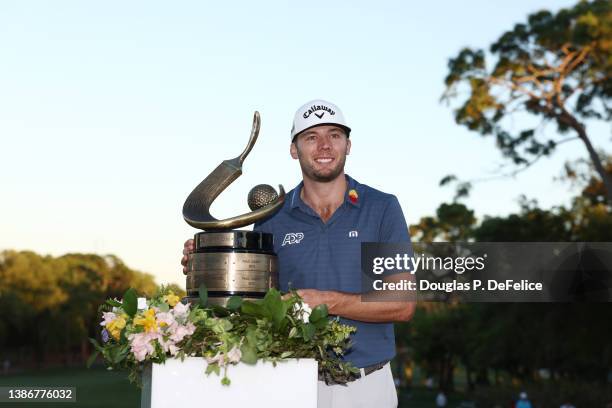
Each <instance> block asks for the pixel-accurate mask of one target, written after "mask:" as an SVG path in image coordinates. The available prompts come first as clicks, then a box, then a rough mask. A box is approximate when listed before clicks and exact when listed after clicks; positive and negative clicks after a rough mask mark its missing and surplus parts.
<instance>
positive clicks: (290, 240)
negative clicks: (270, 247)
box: [281, 232, 304, 246]
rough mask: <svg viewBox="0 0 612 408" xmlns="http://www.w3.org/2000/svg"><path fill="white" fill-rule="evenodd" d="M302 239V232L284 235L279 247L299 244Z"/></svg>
mask: <svg viewBox="0 0 612 408" xmlns="http://www.w3.org/2000/svg"><path fill="white" fill-rule="evenodd" d="M303 239H304V233H303V232H289V233H287V234H285V238H284V239H283V243H282V245H281V246H285V245H293V244H299V243H300V241H302V240H303Z"/></svg>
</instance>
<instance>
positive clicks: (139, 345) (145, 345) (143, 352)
mask: <svg viewBox="0 0 612 408" xmlns="http://www.w3.org/2000/svg"><path fill="white" fill-rule="evenodd" d="M159 338H160V336H159V334H158V333H153V332H143V333H132V334H130V335H129V336H128V340H129V341H130V344H131V351H132V353H134V357H136V360H138V361H143V360H144V359H145V358H146V357H147V355H151V354H153V353H155V347H154V346H153V344H152V342H153V340H156V339H159Z"/></svg>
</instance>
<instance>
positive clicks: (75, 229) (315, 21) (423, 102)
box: [0, 0, 611, 284]
mask: <svg viewBox="0 0 612 408" xmlns="http://www.w3.org/2000/svg"><path fill="white" fill-rule="evenodd" d="M573 3H574V2H573V1H563V0H558V1H552V0H514V1H504V2H499V1H484V0H479V1H464V2H451V1H445V2H407V1H386V0H382V1H377V2H368V1H334V2H288V1H267V2H248V1H242V2H241V1H227V2H212V1H208V2H202V1H176V2H165V1H131V2H124V1H105V2H84V1H56V2H48V1H27V2H24V1H3V2H1V3H0V49H1V50H2V53H1V54H0V154H1V156H0V157H1V158H0V186H2V192H1V193H0V250H3V249H16V250H26V249H27V250H33V251H36V252H37V253H40V254H51V255H55V256H57V255H61V254H64V253H69V252H87V253H98V254H115V255H117V256H119V257H120V258H121V259H122V260H123V261H124V262H125V263H126V264H127V265H128V266H129V267H131V268H134V269H137V270H140V271H144V272H148V273H152V274H153V275H154V276H155V277H156V280H157V282H158V283H168V282H176V283H179V284H184V276H183V275H182V272H181V267H180V265H179V259H180V256H181V249H182V244H183V242H184V241H185V239H187V238H189V237H190V236H192V235H193V234H194V233H195V232H197V230H195V229H193V228H191V227H190V226H188V225H187V224H186V223H185V222H184V220H183V219H182V205H183V202H184V201H185V199H186V198H187V196H188V194H189V193H190V192H191V190H192V189H193V188H194V187H195V186H196V185H197V184H198V183H199V182H200V181H201V180H202V179H204V178H205V177H206V176H207V175H208V174H209V173H210V172H211V171H212V170H213V169H214V168H215V167H216V166H217V165H218V164H219V163H220V162H221V161H223V160H225V159H229V158H233V157H236V156H237V155H238V154H240V152H241V151H242V149H243V148H244V146H245V144H246V142H247V140H248V136H249V133H250V128H251V121H252V115H253V112H254V111H255V110H257V111H259V112H260V114H261V119H262V126H261V132H260V136H259V140H258V142H257V144H256V145H255V147H254V149H253V150H252V152H251V154H250V155H249V157H248V158H247V160H246V161H245V163H244V165H243V172H244V174H243V175H242V177H240V178H239V179H238V180H237V181H235V182H234V183H233V184H232V185H231V186H230V187H229V188H228V189H227V190H226V191H225V192H224V193H223V194H222V195H220V196H219V198H218V199H217V200H216V201H215V203H214V204H213V206H212V209H211V213H212V214H213V215H215V216H216V217H217V218H225V217H229V216H233V215H237V214H241V213H244V212H247V211H248V207H247V204H246V197H247V194H248V191H249V190H250V189H251V187H253V186H254V185H256V184H261V183H266V184H271V185H273V186H277V185H278V184H282V185H283V186H285V189H286V190H289V189H291V188H293V187H294V186H295V185H296V184H297V183H299V181H300V180H301V173H300V170H299V164H298V163H297V162H296V161H294V160H292V159H291V158H290V156H289V143H290V138H289V132H290V129H291V122H292V118H293V115H294V113H295V111H296V109H297V108H298V107H299V106H300V105H302V104H303V103H305V102H307V101H309V100H312V99H318V98H322V99H326V100H329V101H332V102H334V103H336V104H337V105H339V106H340V108H341V109H342V111H343V112H344V115H345V117H346V119H347V121H348V124H349V126H351V128H352V129H353V130H352V133H351V140H352V144H353V146H352V150H351V154H350V156H349V157H348V159H347V164H346V172H347V173H348V174H349V175H351V176H352V177H353V178H355V179H357V180H358V181H359V182H361V183H365V184H368V185H370V186H372V187H374V188H377V189H380V190H382V191H385V192H389V193H393V194H395V195H396V196H397V197H398V199H399V201H400V203H401V205H402V208H403V211H404V214H405V216H406V219H407V221H408V223H415V222H417V221H418V220H419V219H420V217H423V216H427V215H432V214H434V213H435V209H436V208H437V207H438V205H439V204H440V203H442V202H448V201H450V200H451V199H452V196H453V189H452V188H449V187H446V188H441V187H439V186H438V182H439V181H440V179H441V178H442V177H443V176H445V175H447V174H449V173H454V174H456V175H458V176H459V177H460V178H462V179H471V178H479V177H483V176H486V175H489V174H493V172H494V171H495V170H496V169H498V168H499V166H500V165H501V164H503V163H506V162H505V161H504V160H503V158H502V157H501V155H500V153H499V151H498V150H497V149H496V148H495V146H494V142H493V140H491V139H487V138H482V137H481V136H479V135H478V134H475V133H471V132H469V131H467V130H466V129H464V128H462V127H459V126H457V125H456V124H455V123H454V120H453V114H452V108H453V106H448V105H446V104H444V103H441V102H440V96H441V95H442V93H443V91H444V84H443V79H444V77H445V75H446V73H447V62H448V59H449V58H450V57H453V56H454V55H455V54H456V53H457V52H458V51H459V50H460V49H461V48H462V47H465V46H472V47H485V48H486V47H488V45H489V44H490V43H491V42H493V41H494V40H496V39H497V38H498V37H499V36H500V35H501V34H502V33H503V32H504V31H505V30H508V29H511V28H512V26H513V25H514V24H516V23H517V22H521V21H524V20H525V18H526V16H527V15H528V14H529V13H531V12H534V11H537V10H540V9H542V8H546V9H551V10H557V9H559V8H561V7H568V6H571V5H572V4H573ZM516 126H517V128H520V123H517V124H516ZM588 131H589V133H590V135H591V136H592V139H593V142H594V143H595V145H596V146H597V147H599V148H605V149H608V151H609V148H610V145H611V142H610V130H609V127H606V126H604V125H597V124H589V128H588ZM545 132H554V129H553V128H552V127H550V129H546V130H545ZM581 157H586V150H585V148H584V146H583V145H581V144H580V143H579V142H573V143H566V144H564V145H561V146H560V148H559V150H558V152H557V153H556V154H555V155H554V156H553V157H552V158H550V159H544V160H541V161H540V162H539V163H537V165H535V166H534V167H533V168H532V169H530V170H527V171H525V172H523V173H521V174H519V175H517V176H516V177H515V178H509V179H504V180H497V181H494V182H487V183H480V184H478V185H476V187H475V189H474V191H473V192H472V194H471V196H470V198H469V199H467V200H466V201H465V203H466V205H468V206H469V207H470V208H472V209H474V210H475V211H476V215H477V216H478V217H482V216H484V215H503V214H508V213H511V212H516V211H517V210H518V204H517V199H518V197H519V196H520V195H521V194H525V195H526V196H527V197H529V198H535V199H537V200H538V202H539V204H540V205H541V206H543V207H550V206H552V205H558V204H567V203H568V202H569V201H568V200H569V198H570V197H571V193H572V192H571V191H570V189H569V187H568V185H567V184H563V183H561V182H556V181H554V180H553V179H554V178H555V177H558V176H559V175H560V174H561V171H562V166H563V163H564V162H565V161H566V160H574V159H577V158H581Z"/></svg>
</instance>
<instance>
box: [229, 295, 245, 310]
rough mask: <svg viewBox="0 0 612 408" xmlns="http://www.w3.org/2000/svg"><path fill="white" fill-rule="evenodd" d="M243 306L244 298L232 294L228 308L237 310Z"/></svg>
mask: <svg viewBox="0 0 612 408" xmlns="http://www.w3.org/2000/svg"><path fill="white" fill-rule="evenodd" d="M240 306H242V298H241V297H240V296H232V297H230V298H229V299H228V300H227V308H228V309H229V310H233V311H236V310H238V309H240Z"/></svg>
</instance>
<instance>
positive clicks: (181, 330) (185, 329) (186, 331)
mask: <svg viewBox="0 0 612 408" xmlns="http://www.w3.org/2000/svg"><path fill="white" fill-rule="evenodd" d="M169 330H170V332H171V333H172V334H171V335H170V340H172V341H174V342H175V343H178V342H180V341H181V340H183V338H184V337H185V336H191V335H192V334H193V332H195V325H194V324H193V323H191V322H189V323H187V324H186V325H184V326H183V325H179V324H176V323H175V324H174V325H172V326H170V329H169Z"/></svg>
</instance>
